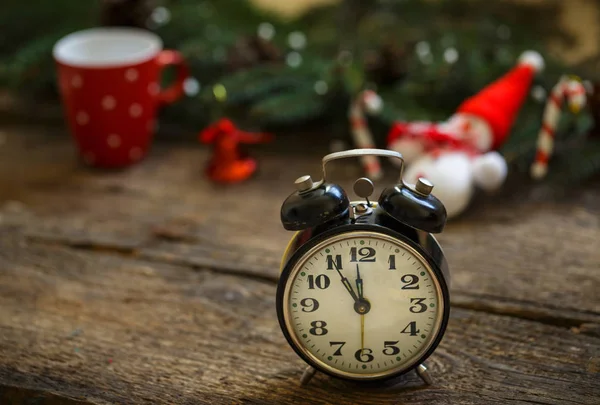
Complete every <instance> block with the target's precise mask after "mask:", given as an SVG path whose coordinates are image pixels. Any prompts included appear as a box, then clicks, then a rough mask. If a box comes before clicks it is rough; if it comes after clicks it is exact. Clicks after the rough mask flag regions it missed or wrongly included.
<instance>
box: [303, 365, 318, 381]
mask: <svg viewBox="0 0 600 405" xmlns="http://www.w3.org/2000/svg"><path fill="white" fill-rule="evenodd" d="M316 372H317V370H316V369H315V368H313V367H311V366H308V367H306V370H304V373H302V377H300V385H302V386H305V385H307V384H308V383H309V382H310V380H311V379H312V378H313V377H314V376H315V374H316Z"/></svg>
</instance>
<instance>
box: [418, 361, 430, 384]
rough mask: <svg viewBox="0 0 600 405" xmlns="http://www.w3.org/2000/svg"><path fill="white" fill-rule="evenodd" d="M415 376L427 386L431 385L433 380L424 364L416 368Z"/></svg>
mask: <svg viewBox="0 0 600 405" xmlns="http://www.w3.org/2000/svg"><path fill="white" fill-rule="evenodd" d="M417 375H418V376H419V377H421V380H423V382H424V383H425V384H427V385H433V378H431V374H429V370H427V367H426V366H425V364H419V367H417Z"/></svg>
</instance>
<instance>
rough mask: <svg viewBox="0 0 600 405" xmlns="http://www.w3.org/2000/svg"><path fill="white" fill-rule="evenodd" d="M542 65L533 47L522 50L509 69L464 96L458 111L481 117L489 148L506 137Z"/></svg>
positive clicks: (497, 145)
mask: <svg viewBox="0 0 600 405" xmlns="http://www.w3.org/2000/svg"><path fill="white" fill-rule="evenodd" d="M543 68H544V59H543V58H542V56H541V55H540V54H539V53H537V52H535V51H526V52H524V53H523V54H522V55H521V56H520V57H519V61H518V63H517V66H515V67H514V68H513V69H512V70H511V71H509V72H508V73H506V74H505V75H504V76H502V77H501V78H499V79H498V80H496V81H494V82H493V83H491V84H489V85H488V86H487V87H485V88H484V89H483V90H481V91H480V92H479V93H477V94H476V95H474V96H473V97H470V98H468V99H466V100H465V101H464V102H463V103H462V104H461V105H460V106H459V107H458V109H457V112H458V113H464V114H473V115H476V116H478V117H481V118H483V119H484V120H485V121H486V122H487V123H488V124H489V125H490V127H491V129H492V132H493V133H492V136H493V141H492V147H491V148H492V149H497V148H498V147H499V146H500V145H502V143H503V142H504V140H505V139H506V138H507V136H508V134H509V132H510V130H511V128H512V126H513V123H514V121H515V119H516V117H517V114H518V112H519V109H520V108H521V106H522V104H523V102H524V101H525V98H526V96H527V94H528V93H529V87H530V86H531V82H532V80H533V77H534V76H535V74H536V73H537V72H539V71H541V70H542V69H543Z"/></svg>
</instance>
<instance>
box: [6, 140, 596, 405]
mask: <svg viewBox="0 0 600 405" xmlns="http://www.w3.org/2000/svg"><path fill="white" fill-rule="evenodd" d="M5 134H7V142H6V143H5V144H4V146H2V147H0V403H2V404H4V403H9V404H12V403H26V402H25V401H28V400H31V399H32V398H33V399H35V400H36V401H38V402H36V403H42V404H48V405H54V404H73V405H75V404H76V405H80V404H107V403H111V404H112V403H119V404H124V403H136V404H137V403H149V404H188V403H189V404H192V403H193V404H205V403H206V404H209V403H210V404H238V403H239V404H265V403H277V404H285V403H317V404H331V403H336V404H340V403H352V404H359V403H372V404H383V403H415V404H421V403H423V404H424V403H432V402H433V403H436V404H438V403H439V404H456V403H461V404H462V403H464V404H505V403H508V402H514V403H541V404H571V403H572V404H598V403H599V402H598V398H600V334H599V333H598V330H600V326H599V325H600V295H599V294H598V291H599V290H600V271H598V270H600V269H599V268H598V267H599V264H600V250H599V249H598V246H599V245H598V240H600V223H599V214H600V206H599V205H598V198H599V197H600V187H597V186H596V187H595V188H594V187H590V188H588V189H583V190H580V191H578V192H577V193H575V192H574V194H573V196H572V198H571V199H570V200H568V201H559V200H548V199H545V198H539V197H536V196H535V195H529V194H522V195H516V194H515V195H512V196H511V195H506V194H505V195H500V196H497V197H495V198H493V199H492V198H487V199H484V198H481V199H479V200H477V201H476V204H475V205H474V207H473V209H472V210H470V211H469V213H468V214H467V215H465V216H463V217H462V218H458V219H456V220H455V221H452V222H451V223H450V224H449V225H448V227H447V229H446V230H445V232H444V233H443V234H442V235H441V237H440V240H441V242H442V244H443V246H444V249H445V251H446V254H447V256H448V259H449V262H450V265H451V269H452V275H453V284H452V305H453V310H452V313H451V321H450V324H449V327H448V332H447V335H446V337H445V339H444V340H443V343H442V345H441V346H440V348H439V350H438V351H436V353H435V354H434V355H433V357H432V358H431V361H430V364H429V365H430V366H431V369H432V372H433V374H434V377H435V378H436V385H435V386H434V387H430V388H423V387H422V386H421V383H420V380H418V379H417V378H416V377H415V376H414V375H412V374H411V375H408V376H407V377H406V378H405V379H403V380H402V381H401V382H400V384H399V385H398V386H393V387H387V388H386V389H381V387H378V388H375V387H366V388H358V387H357V386H355V385H349V384H345V383H341V382H339V381H337V380H333V379H330V378H326V377H324V376H318V377H317V378H316V379H315V380H314V381H313V382H312V383H311V385H310V386H309V387H306V388H301V387H299V386H298V384H297V383H298V378H299V376H300V375H301V372H302V369H303V363H302V362H301V361H300V360H299V359H298V358H297V357H296V356H295V354H294V353H293V352H292V350H291V349H290V348H289V347H288V346H287V343H286V342H285V340H284V338H283V336H282V334H281V331H280V330H279V327H278V325H277V322H276V315H275V312H274V294H275V281H276V280H277V272H278V265H279V260H280V256H281V253H282V251H283V248H284V246H285V245H286V243H287V241H288V240H289V238H290V237H291V234H290V233H288V232H286V231H285V230H283V229H282V227H281V225H280V223H279V207H280V205H281V202H282V201H283V199H284V198H285V197H286V196H287V195H288V194H289V193H290V192H291V191H292V187H291V185H292V183H293V180H294V179H295V178H296V177H298V176H299V175H302V174H311V175H313V176H314V177H320V176H319V169H320V165H319V161H320V157H321V156H322V154H324V153H326V150H325V149H324V148H323V145H320V146H318V147H316V148H315V150H313V151H312V152H309V153H306V154H304V155H301V154H298V150H299V149H298V146H297V145H294V141H293V140H291V141H290V142H286V143H283V144H277V145H269V146H266V147H261V148H260V149H256V150H255V151H254V152H253V153H254V154H256V155H257V156H259V157H260V162H261V171H260V173H258V174H257V176H256V177H255V178H254V179H253V180H251V181H249V182H247V183H245V184H241V185H237V186H232V187H223V186H216V185H212V184H210V183H208V182H206V181H205V179H204V177H203V175H202V172H201V171H202V166H203V163H204V162H205V159H206V156H207V151H206V150H204V149H202V148H199V147H193V146H189V145H177V144H171V145H159V146H157V147H156V148H155V150H154V151H153V152H152V155H151V156H150V157H149V158H148V159H147V160H145V161H144V162H142V163H141V164H140V165H138V166H136V167H132V168H130V169H128V170H123V171H113V172H110V171H96V170H91V169H87V168H84V167H82V166H80V165H79V164H78V163H77V162H76V161H75V160H74V158H73V157H74V150H73V148H72V146H71V145H70V142H69V140H68V138H66V137H65V136H64V133H62V132H56V133H54V132H52V131H50V130H40V129H35V128H34V129H30V130H27V129H24V128H16V129H10V128H9V129H6V130H5ZM315 145H319V144H318V143H317V144H315ZM24 162H26V164H24ZM331 173H332V179H333V178H335V181H339V182H340V183H341V184H342V185H344V187H346V189H347V190H351V183H352V180H353V179H354V178H356V176H359V175H360V172H359V169H358V167H357V165H353V164H352V163H348V164H340V165H336V166H335V167H334V168H333V170H332V172H331ZM393 179H394V173H393V172H391V170H390V171H388V178H387V181H393ZM379 190H381V187H378V189H377V190H376V192H375V194H376V195H377V193H378V192H379ZM509 194H510V193H509ZM11 401H12V402H11Z"/></svg>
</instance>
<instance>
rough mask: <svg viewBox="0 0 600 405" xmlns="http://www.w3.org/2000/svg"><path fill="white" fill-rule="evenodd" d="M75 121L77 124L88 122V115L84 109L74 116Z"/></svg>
mask: <svg viewBox="0 0 600 405" xmlns="http://www.w3.org/2000/svg"><path fill="white" fill-rule="evenodd" d="M75 121H77V123H78V124H79V125H85V124H87V123H88V122H90V116H89V115H88V113H86V112H85V111H79V112H78V113H77V115H76V116H75Z"/></svg>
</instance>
